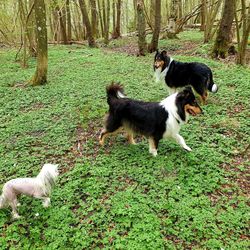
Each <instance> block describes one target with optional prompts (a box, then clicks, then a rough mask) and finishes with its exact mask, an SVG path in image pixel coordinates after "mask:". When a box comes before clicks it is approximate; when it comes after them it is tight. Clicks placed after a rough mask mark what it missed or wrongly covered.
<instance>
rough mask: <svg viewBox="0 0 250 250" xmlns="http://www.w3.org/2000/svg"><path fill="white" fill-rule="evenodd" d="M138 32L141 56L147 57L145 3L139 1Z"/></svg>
mask: <svg viewBox="0 0 250 250" xmlns="http://www.w3.org/2000/svg"><path fill="white" fill-rule="evenodd" d="M137 30H138V47H139V55H142V56H145V52H146V46H147V44H146V20H145V16H144V9H143V2H142V0H137Z"/></svg>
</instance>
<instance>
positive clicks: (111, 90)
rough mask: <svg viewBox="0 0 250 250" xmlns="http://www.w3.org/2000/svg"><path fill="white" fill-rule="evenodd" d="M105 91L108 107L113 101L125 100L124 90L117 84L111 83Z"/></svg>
mask: <svg viewBox="0 0 250 250" xmlns="http://www.w3.org/2000/svg"><path fill="white" fill-rule="evenodd" d="M106 91H107V102H108V104H109V105H110V104H111V101H112V100H113V99H120V98H125V97H126V96H125V94H124V89H123V87H122V86H121V85H120V84H118V83H111V84H110V85H109V86H107V88H106Z"/></svg>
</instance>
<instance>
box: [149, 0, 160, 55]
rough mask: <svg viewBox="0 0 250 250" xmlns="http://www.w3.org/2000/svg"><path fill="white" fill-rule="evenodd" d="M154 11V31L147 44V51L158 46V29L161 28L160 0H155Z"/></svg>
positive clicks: (152, 50)
mask: <svg viewBox="0 0 250 250" xmlns="http://www.w3.org/2000/svg"><path fill="white" fill-rule="evenodd" d="M154 7H155V8H154V12H155V15H154V16H155V20H154V26H153V27H154V32H153V36H152V40H151V43H150V44H149V46H148V51H149V52H151V53H152V52H154V51H156V50H157V48H158V40H159V35H160V29H161V0H155V6H154Z"/></svg>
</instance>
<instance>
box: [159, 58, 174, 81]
mask: <svg viewBox="0 0 250 250" xmlns="http://www.w3.org/2000/svg"><path fill="white" fill-rule="evenodd" d="M172 61H173V58H172V57H170V61H169V64H168V66H167V67H166V68H165V69H164V70H163V71H162V72H161V77H165V76H166V75H167V73H168V70H169V68H170V65H171V63H172Z"/></svg>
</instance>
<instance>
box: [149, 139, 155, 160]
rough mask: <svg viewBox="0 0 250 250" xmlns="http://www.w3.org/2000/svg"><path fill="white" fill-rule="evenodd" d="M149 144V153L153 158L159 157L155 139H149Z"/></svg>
mask: <svg viewBox="0 0 250 250" xmlns="http://www.w3.org/2000/svg"><path fill="white" fill-rule="evenodd" d="M148 142H149V153H150V154H152V155H153V156H157V149H156V146H155V141H154V139H153V138H149V139H148Z"/></svg>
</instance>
